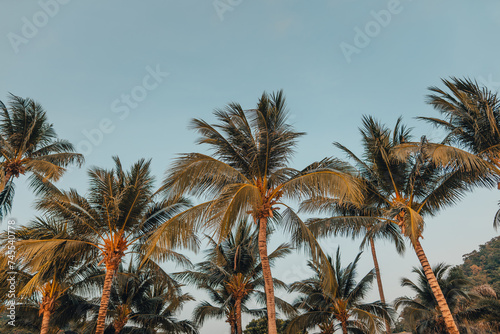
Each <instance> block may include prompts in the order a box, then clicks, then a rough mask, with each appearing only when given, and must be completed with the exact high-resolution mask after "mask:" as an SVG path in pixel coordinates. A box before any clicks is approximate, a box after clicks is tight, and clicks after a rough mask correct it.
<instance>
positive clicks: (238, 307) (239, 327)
mask: <svg viewBox="0 0 500 334" xmlns="http://www.w3.org/2000/svg"><path fill="white" fill-rule="evenodd" d="M235 307H236V333H237V334H242V333H243V326H242V324H241V299H236V302H235Z"/></svg>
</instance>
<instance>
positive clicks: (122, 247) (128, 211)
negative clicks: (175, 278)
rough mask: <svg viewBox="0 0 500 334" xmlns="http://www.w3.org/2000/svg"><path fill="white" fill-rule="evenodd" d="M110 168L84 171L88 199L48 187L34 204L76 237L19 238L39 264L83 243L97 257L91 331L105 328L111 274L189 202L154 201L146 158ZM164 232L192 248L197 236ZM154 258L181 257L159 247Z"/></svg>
mask: <svg viewBox="0 0 500 334" xmlns="http://www.w3.org/2000/svg"><path fill="white" fill-rule="evenodd" d="M114 161H115V168H114V169H112V170H105V169H102V168H98V167H94V168H91V169H90V170H89V177H90V191H89V196H88V198H85V197H83V196H81V195H79V194H78V192H77V191H76V190H74V189H72V190H69V191H63V190H57V189H54V188H53V189H52V190H50V191H49V192H48V193H46V194H45V196H43V197H42V198H41V199H40V200H39V201H38V203H37V207H38V209H40V210H42V211H43V212H44V214H45V215H47V216H48V217H50V218H51V219H54V220H56V221H60V222H62V223H63V224H65V229H66V230H68V231H70V232H71V235H74V236H78V239H77V240H72V239H71V240H68V239H65V238H63V237H61V236H56V237H54V238H53V239H47V240H28V241H26V242H24V243H23V242H21V245H20V246H19V247H25V256H26V258H27V259H29V260H32V261H35V263H43V262H44V261H46V260H47V259H50V258H51V257H53V256H54V252H53V250H54V249H55V248H56V247H61V246H62V245H65V247H76V246H75V245H80V246H81V247H85V252H87V254H90V255H89V256H92V257H96V258H100V259H101V261H100V262H99V264H102V263H104V265H105V270H106V275H105V279H104V286H103V290H102V297H101V303H100V308H99V315H98V319H97V327H96V334H102V333H103V332H104V329H105V320H106V313H107V309H108V303H109V297H110V293H111V286H112V282H113V278H114V277H115V273H116V271H117V269H118V267H119V265H120V263H121V261H122V259H123V257H124V256H125V254H126V253H127V252H135V253H143V249H142V247H143V243H144V241H145V240H146V238H145V237H146V236H148V235H149V233H151V231H153V230H154V229H155V228H156V226H158V225H159V224H161V223H163V222H165V221H167V220H169V219H170V218H171V217H172V216H173V215H175V214H176V213H177V212H179V211H182V210H184V209H185V208H186V207H187V206H188V203H187V202H186V201H185V200H183V199H182V198H181V199H179V198H176V199H174V200H162V199H159V200H157V198H156V196H155V193H154V192H153V181H154V180H153V177H152V176H151V174H150V161H145V160H143V159H142V160H139V161H138V162H137V163H135V164H134V165H133V166H132V168H131V170H130V171H128V172H126V171H124V170H123V168H122V165H121V162H120V160H119V159H118V158H114ZM164 229H165V231H164V233H163V236H164V237H165V239H166V240H167V242H168V243H169V245H173V246H186V247H194V246H195V245H196V238H195V237H194V235H193V234H192V233H190V231H188V230H187V229H185V228H184V226H179V225H175V226H171V227H168V228H167V227H164ZM153 259H154V260H168V259H177V260H179V261H181V262H182V261H184V262H185V258H184V257H182V256H179V254H178V253H176V252H174V251H172V249H171V248H170V249H162V252H161V253H160V254H156V255H155V256H154V257H153Z"/></svg>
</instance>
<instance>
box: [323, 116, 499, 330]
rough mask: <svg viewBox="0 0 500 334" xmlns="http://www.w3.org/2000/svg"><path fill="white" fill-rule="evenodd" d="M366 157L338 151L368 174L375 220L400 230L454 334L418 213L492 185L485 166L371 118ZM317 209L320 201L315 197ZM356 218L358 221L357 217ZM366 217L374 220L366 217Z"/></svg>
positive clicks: (429, 212)
mask: <svg viewBox="0 0 500 334" xmlns="http://www.w3.org/2000/svg"><path fill="white" fill-rule="evenodd" d="M360 131H361V134H362V137H363V141H362V143H363V148H364V157H363V158H359V157H357V156H356V155H355V154H354V153H353V152H352V151H350V150H348V149H347V148H345V147H342V146H341V148H342V149H343V150H344V151H345V152H346V153H348V155H349V156H350V158H351V159H352V160H354V161H355V163H356V166H357V169H358V170H360V171H361V173H362V175H366V180H367V181H368V183H367V184H366V189H367V191H368V192H369V193H371V196H370V198H372V199H373V201H374V202H373V206H375V210H372V212H373V213H377V211H378V213H379V214H380V216H378V217H376V218H377V219H379V220H382V221H388V220H389V221H392V222H395V223H396V224H398V225H399V226H400V228H401V233H402V235H404V236H406V237H407V238H408V239H409V240H410V242H411V244H412V246H413V248H414V250H415V253H416V254H417V257H418V259H419V261H420V263H421V265H422V267H423V268H424V272H425V273H426V275H427V276H426V277H427V279H428V281H429V283H430V285H431V287H432V289H433V292H434V295H435V297H436V300H437V301H438V304H439V307H440V310H441V312H442V313H443V315H444V319H445V321H446V324H447V326H448V331H449V332H450V333H453V334H456V333H458V329H457V327H456V325H455V323H454V320H453V317H452V315H451V312H450V310H449V308H448V305H447V304H446V300H445V298H444V296H443V294H442V292H441V289H440V287H439V284H438V282H437V280H436V278H435V276H434V273H433V272H432V269H431V267H430V265H429V262H428V259H427V256H426V255H425V252H424V250H423V248H422V245H421V243H420V241H419V239H420V238H421V237H422V233H423V228H424V220H423V217H422V215H434V214H436V213H437V212H438V211H439V210H440V209H442V208H444V207H445V206H447V205H452V204H455V203H456V202H457V201H458V200H459V199H460V198H461V196H462V194H463V193H464V192H466V191H467V190H470V189H471V188H472V187H473V186H474V185H478V184H487V183H491V182H492V178H491V176H492V175H491V173H490V169H489V166H488V165H487V164H485V163H484V161H483V160H481V159H479V158H477V157H476V156H474V155H472V154H468V153H466V152H456V151H454V150H452V151H451V152H450V150H448V146H446V145H442V144H433V143H429V142H428V141H427V140H426V138H425V137H423V138H422V140H421V141H420V142H417V143H414V142H409V140H410V131H409V130H408V129H407V128H405V127H404V126H402V125H401V122H400V120H398V122H397V123H396V127H395V128H394V131H392V133H391V130H390V129H388V128H387V127H385V126H383V125H381V124H380V123H379V122H377V121H376V120H374V119H373V118H372V117H369V116H368V117H367V116H365V117H364V118H363V128H362V129H360ZM315 200H316V202H318V203H317V204H316V205H317V206H321V205H322V204H321V202H322V201H323V200H322V199H321V198H319V199H315ZM357 219H358V220H360V219H361V218H357ZM365 219H374V216H373V215H371V214H370V215H368V216H366V217H365Z"/></svg>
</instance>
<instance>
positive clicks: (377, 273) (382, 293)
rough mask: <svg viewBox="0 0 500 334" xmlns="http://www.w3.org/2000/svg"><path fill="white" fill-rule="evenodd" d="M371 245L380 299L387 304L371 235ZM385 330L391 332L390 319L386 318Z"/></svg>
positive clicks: (388, 333)
mask: <svg viewBox="0 0 500 334" xmlns="http://www.w3.org/2000/svg"><path fill="white" fill-rule="evenodd" d="M370 247H371V249H372V257H373V264H374V265H375V274H376V276H377V285H378V292H379V294H380V301H381V302H382V303H384V304H385V295H384V288H383V287H382V277H381V276H380V267H379V265H378V260H377V253H376V252H375V243H374V242H373V238H371V237H370ZM385 331H386V333H387V334H391V333H392V331H391V325H390V324H389V321H388V320H387V319H385Z"/></svg>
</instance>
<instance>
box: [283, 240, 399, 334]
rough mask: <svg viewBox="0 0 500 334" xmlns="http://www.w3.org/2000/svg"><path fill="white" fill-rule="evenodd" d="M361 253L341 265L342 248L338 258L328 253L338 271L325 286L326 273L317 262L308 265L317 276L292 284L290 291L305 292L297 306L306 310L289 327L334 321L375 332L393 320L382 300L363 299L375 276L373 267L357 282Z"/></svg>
mask: <svg viewBox="0 0 500 334" xmlns="http://www.w3.org/2000/svg"><path fill="white" fill-rule="evenodd" d="M360 256H361V253H359V254H358V255H357V256H356V258H355V259H354V261H353V262H351V263H350V264H349V265H347V266H346V267H342V263H341V258H340V249H337V253H336V256H335V259H333V258H331V257H328V259H329V263H330V266H331V268H332V270H333V272H334V273H335V280H336V282H335V284H332V285H330V286H326V285H325V284H324V283H323V282H322V281H323V280H324V279H325V275H324V274H323V271H322V270H321V268H320V267H319V266H318V265H317V264H316V263H314V262H312V261H310V262H309V267H310V268H311V269H312V270H313V271H314V274H315V275H314V276H313V277H311V278H309V279H305V280H302V281H299V282H295V283H293V284H292V286H291V291H296V292H299V293H301V294H302V296H301V297H299V298H298V299H297V301H296V302H295V306H296V307H297V308H299V309H302V310H304V313H303V314H301V315H300V316H298V317H297V318H295V319H293V320H292V322H291V324H290V326H289V328H288V331H289V332H290V333H292V332H295V331H297V330H298V329H307V328H313V327H314V326H317V325H320V324H322V325H325V326H326V325H328V324H332V325H335V328H339V327H341V322H346V324H347V326H348V327H349V328H351V330H357V331H358V332H361V333H375V332H376V331H379V330H381V329H382V328H384V319H387V320H388V321H392V320H391V313H392V311H391V310H390V309H389V308H388V307H387V305H384V304H382V303H380V302H374V303H363V299H364V298H365V297H366V295H367V293H368V291H369V289H370V287H371V283H372V281H373V278H374V271H373V270H371V271H370V272H368V273H367V274H366V275H365V276H364V277H363V278H362V279H361V280H360V281H359V282H356V280H355V278H356V275H357V265H358V261H359V259H360Z"/></svg>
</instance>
